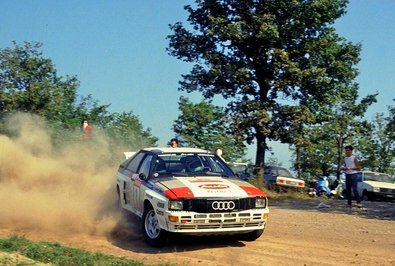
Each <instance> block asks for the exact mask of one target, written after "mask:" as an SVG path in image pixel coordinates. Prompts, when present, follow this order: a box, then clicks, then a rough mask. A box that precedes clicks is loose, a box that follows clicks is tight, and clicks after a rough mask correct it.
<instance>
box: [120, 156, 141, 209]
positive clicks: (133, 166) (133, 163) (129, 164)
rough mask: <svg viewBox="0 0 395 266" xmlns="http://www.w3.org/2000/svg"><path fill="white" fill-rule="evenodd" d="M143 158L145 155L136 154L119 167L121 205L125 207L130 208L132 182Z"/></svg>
mask: <svg viewBox="0 0 395 266" xmlns="http://www.w3.org/2000/svg"><path fill="white" fill-rule="evenodd" d="M144 157H145V153H142V152H141V153H138V154H136V156H134V157H133V158H132V159H131V160H129V161H126V163H124V164H122V165H121V167H120V169H121V170H120V171H119V172H118V180H119V181H118V182H119V185H120V189H121V199H122V201H123V204H124V205H126V207H129V208H130V207H132V204H131V202H132V198H131V195H132V193H131V191H132V188H133V182H134V179H135V177H134V176H136V175H137V176H138V172H137V170H138V168H139V166H140V164H141V162H142V160H143V158H144Z"/></svg>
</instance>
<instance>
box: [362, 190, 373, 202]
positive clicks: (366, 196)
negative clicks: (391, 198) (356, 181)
mask: <svg viewBox="0 0 395 266" xmlns="http://www.w3.org/2000/svg"><path fill="white" fill-rule="evenodd" d="M361 199H362V200H363V201H368V200H373V197H372V195H371V194H370V193H369V192H368V191H366V190H365V191H364V192H363V193H362V198H361Z"/></svg>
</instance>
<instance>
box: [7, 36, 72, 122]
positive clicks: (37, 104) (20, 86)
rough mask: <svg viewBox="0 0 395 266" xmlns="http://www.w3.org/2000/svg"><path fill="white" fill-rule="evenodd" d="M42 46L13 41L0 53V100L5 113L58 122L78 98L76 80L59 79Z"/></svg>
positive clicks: (69, 78)
mask: <svg viewBox="0 0 395 266" xmlns="http://www.w3.org/2000/svg"><path fill="white" fill-rule="evenodd" d="M41 46H42V44H41V43H28V42H25V43H24V45H23V46H21V45H18V44H16V43H15V42H14V47H13V48H5V49H1V50H0V99H1V101H2V102H3V103H4V110H5V111H9V112H13V111H22V112H29V113H34V114H38V115H40V116H43V117H45V118H47V119H48V120H59V115H61V114H63V113H65V112H67V111H68V110H69V109H70V106H72V104H73V102H74V99H75V97H76V90H77V87H78V85H79V82H78V80H77V78H76V77H66V78H63V77H59V76H58V75H57V73H56V69H55V66H54V64H53V63H52V61H51V60H50V59H47V58H44V57H43V55H42V52H41V51H40V50H39V49H40V48H41Z"/></svg>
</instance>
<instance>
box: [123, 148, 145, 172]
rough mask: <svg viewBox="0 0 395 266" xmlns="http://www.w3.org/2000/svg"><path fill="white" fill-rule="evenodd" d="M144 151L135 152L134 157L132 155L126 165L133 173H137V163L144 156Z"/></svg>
mask: <svg viewBox="0 0 395 266" xmlns="http://www.w3.org/2000/svg"><path fill="white" fill-rule="evenodd" d="M144 156H145V153H143V152H141V153H139V154H137V155H136V156H135V157H133V160H132V161H131V162H130V164H129V165H128V166H127V168H128V170H129V171H132V172H133V173H137V170H138V168H139V165H140V163H141V161H142V159H143V158H144Z"/></svg>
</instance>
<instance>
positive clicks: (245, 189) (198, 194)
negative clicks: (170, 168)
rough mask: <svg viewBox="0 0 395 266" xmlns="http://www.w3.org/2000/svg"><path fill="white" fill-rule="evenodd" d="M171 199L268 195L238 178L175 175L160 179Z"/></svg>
mask: <svg viewBox="0 0 395 266" xmlns="http://www.w3.org/2000/svg"><path fill="white" fill-rule="evenodd" d="M159 183H160V184H161V185H162V186H163V187H164V188H165V189H164V190H165V195H166V196H167V197H168V198H170V199H178V198H211V197H212V198H221V197H226V198H230V197H232V198H245V197H254V196H255V197H258V196H260V197H266V195H265V193H263V192H262V191H261V190H260V189H258V188H256V187H255V186H253V185H251V184H250V183H248V182H245V181H242V180H238V179H225V178H217V177H175V178H172V179H170V180H163V181H159Z"/></svg>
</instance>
